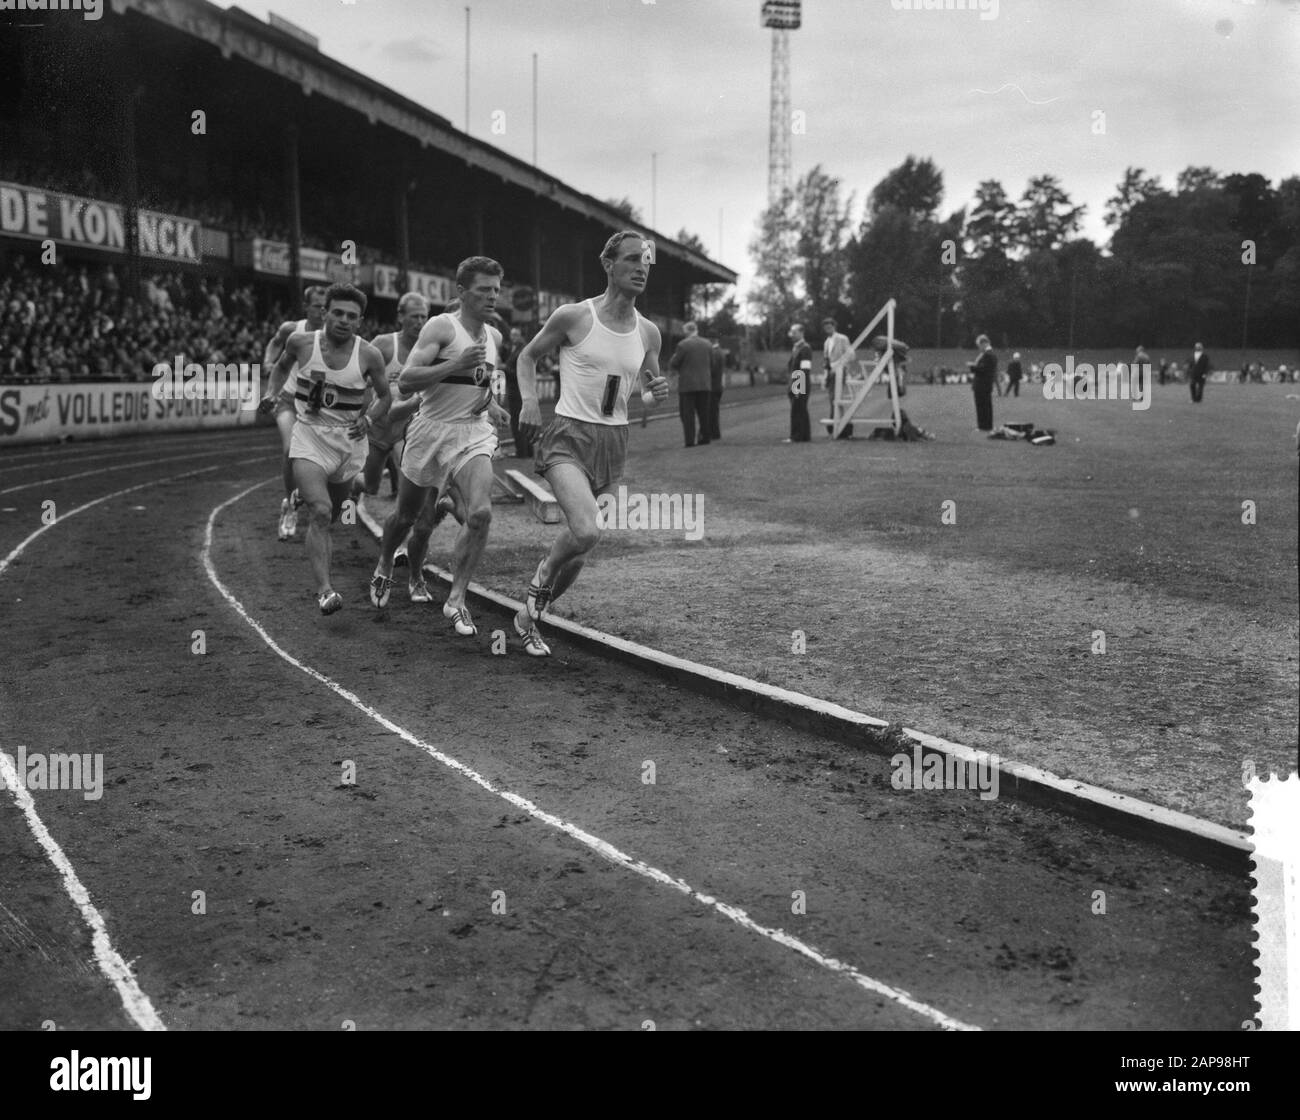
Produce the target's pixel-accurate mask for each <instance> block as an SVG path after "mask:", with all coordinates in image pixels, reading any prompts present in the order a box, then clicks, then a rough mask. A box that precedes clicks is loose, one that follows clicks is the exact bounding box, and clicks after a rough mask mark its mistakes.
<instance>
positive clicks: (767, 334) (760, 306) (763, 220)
mask: <svg viewBox="0 0 1300 1120" xmlns="http://www.w3.org/2000/svg"><path fill="white" fill-rule="evenodd" d="M797 239H798V223H797V221H796V218H795V213H794V192H793V191H784V192H782V194H781V196H780V197H779V198H776V199H774V200H773V201H772V203H771V204H770V205H769V206H768V207H767V209H765V210H764V211H763V213H762V215H760V217H759V219H758V231H757V233H756V234H755V235H754V239H753V240H752V241H751V242H750V244H749V253H750V256H751V257H753V259H754V279H755V284H754V287H753V289H752V290H751V292H750V294H749V303H750V307H751V308H752V309H753V311H754V312H755V314H756V315H757V316H758V318H759V320H760V326H759V339H760V346H761V347H762V349H764V350H775V349H776V348H777V346H778V345H781V344H782V343H783V342H784V341H785V335H786V333H787V332H788V331H789V329H790V325H791V324H792V323H795V322H797V321H798V319H799V318H801V316H800V315H799V308H800V307H801V306H802V300H801V298H800V293H799V291H798V288H797V285H798V265H797V261H796V258H795V246H796V242H797Z"/></svg>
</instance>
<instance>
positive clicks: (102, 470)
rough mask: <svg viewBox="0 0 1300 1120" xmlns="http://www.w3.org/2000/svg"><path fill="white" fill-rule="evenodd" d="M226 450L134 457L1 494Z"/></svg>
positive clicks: (176, 461)
mask: <svg viewBox="0 0 1300 1120" xmlns="http://www.w3.org/2000/svg"><path fill="white" fill-rule="evenodd" d="M224 453H225V452H224V450H223V449H222V448H220V447H214V448H213V449H212V450H211V451H195V452H194V453H193V454H191V455H171V456H169V457H168V458H166V459H158V458H152V459H134V460H132V461H131V462H129V463H118V464H117V465H116V466H113V467H96V468H95V469H94V470H93V471H80V472H79V473H77V474H61V475H59V476H58V477H57V478H42V479H41V480H40V481H39V482H24V483H22V485H20V486H6V487H5V488H4V489H3V490H0V494H12V493H14V492H15V491H18V490H31V489H33V488H34V487H37V486H53V485H54V484H55V483H57V482H71V481H72V480H73V479H74V478H88V477H90V476H91V475H92V474H107V473H108V472H109V471H128V470H130V469H131V468H132V467H148V466H154V465H155V464H158V463H179V462H181V461H182V460H183V459H205V458H208V457H210V456H212V455H222V454H224Z"/></svg>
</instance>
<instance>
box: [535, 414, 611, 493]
mask: <svg viewBox="0 0 1300 1120" xmlns="http://www.w3.org/2000/svg"><path fill="white" fill-rule="evenodd" d="M556 463H574V464H576V465H577V466H579V467H581V468H582V472H583V474H585V475H586V476H587V481H588V482H590V483H591V490H592V493H593V494H598V493H600V491H602V490H604V489H605V488H606V487H609V486H613V485H614V484H615V483H616V482H618V480H619V479H621V478H622V477H623V467H624V466H625V465H626V463H627V425H626V424H592V423H589V422H588V421H586V420H572V419H570V418H569V417H567V416H557V417H555V419H554V420H552V421H551V422H550V423H549V424H548V425H547V426H546V429H545V431H543V432H542V434H541V436H540V437H539V438H538V440H537V455H536V459H535V462H534V467H535V469H536V471H537V473H538V474H540V475H541V476H542V477H543V478H545V477H546V472H547V471H548V470H550V469H551V468H552V467H553V466H555V464H556Z"/></svg>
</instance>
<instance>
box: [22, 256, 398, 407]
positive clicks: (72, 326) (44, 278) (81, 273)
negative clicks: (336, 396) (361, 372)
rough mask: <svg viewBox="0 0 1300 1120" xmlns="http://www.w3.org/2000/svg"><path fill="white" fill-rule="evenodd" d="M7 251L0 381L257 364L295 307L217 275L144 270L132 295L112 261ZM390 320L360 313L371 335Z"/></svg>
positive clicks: (127, 377) (117, 377) (122, 376)
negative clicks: (260, 307)
mask: <svg viewBox="0 0 1300 1120" xmlns="http://www.w3.org/2000/svg"><path fill="white" fill-rule="evenodd" d="M34 261H35V258H33V257H26V256H24V255H22V254H13V255H12V256H11V258H10V260H9V262H8V264H7V265H5V266H3V267H0V384H6V385H25V384H44V383H48V382H65V383H66V382H71V381H132V382H134V381H148V380H149V379H150V378H151V376H152V372H153V369H154V366H155V365H157V364H159V363H166V364H171V362H172V361H173V360H174V359H175V358H176V356H177V355H180V356H181V358H182V360H183V361H184V362H186V363H189V362H198V363H199V364H201V365H206V364H207V363H209V362H214V363H219V364H223V365H224V364H226V363H230V362H235V363H240V362H247V363H250V364H251V363H254V362H261V361H262V358H263V355H264V351H265V347H266V343H267V341H268V340H269V339H270V338H271V337H272V336H273V335H274V334H275V331H276V328H278V327H279V325H280V323H281V322H283V321H284V320H285V318H294V319H296V318H298V317H299V314H300V312H299V311H298V310H297V309H293V308H291V309H289V310H287V311H286V310H285V309H284V308H282V307H280V306H278V305H276V306H273V307H271V309H270V311H269V313H268V314H266V315H261V316H260V315H259V314H258V312H257V304H256V300H255V298H254V294H253V289H252V288H251V287H249V286H246V285H244V286H234V287H231V288H227V286H226V284H225V283H224V282H223V281H222V280H221V279H219V278H215V277H202V276H197V275H194V274H192V273H189V274H187V273H182V272H180V271H175V270H173V271H149V272H145V273H144V274H143V276H142V278H141V281H140V285H139V291H138V293H136V294H131V293H130V292H128V291H126V288H125V285H124V283H123V281H122V279H121V277H120V276H119V274H118V272H117V270H116V269H115V268H114V267H113V266H112V265H111V264H109V265H102V266H96V265H81V264H71V265H42V264H37V263H34ZM394 329H396V328H395V325H394V324H390V323H384V322H379V321H377V320H376V319H374V318H373V317H368V318H367V319H366V321H365V322H364V323H363V325H362V328H361V334H362V337H364V338H373V337H374V336H375V335H376V334H378V333H380V332H382V331H385V330H394Z"/></svg>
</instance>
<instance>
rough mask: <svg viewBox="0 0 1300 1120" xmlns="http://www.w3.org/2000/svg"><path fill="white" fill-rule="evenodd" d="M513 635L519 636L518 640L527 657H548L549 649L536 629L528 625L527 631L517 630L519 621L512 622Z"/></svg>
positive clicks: (549, 654) (530, 624)
mask: <svg viewBox="0 0 1300 1120" xmlns="http://www.w3.org/2000/svg"><path fill="white" fill-rule="evenodd" d="M514 624H515V633H516V634H518V635H519V638H520V640H521V641H522V642H523V643H524V652H525V653H526V654H528V656H529V657H550V656H551V647H550V646H548V645H547V644H546V643H545V642H544V641H542V636H541V634H539V633H538V632H537V627H536V626H534V625H533V624H532V623H529V625H528V629H527V630H521V629H520V628H519V619H517V618H516V619H515V620H514Z"/></svg>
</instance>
